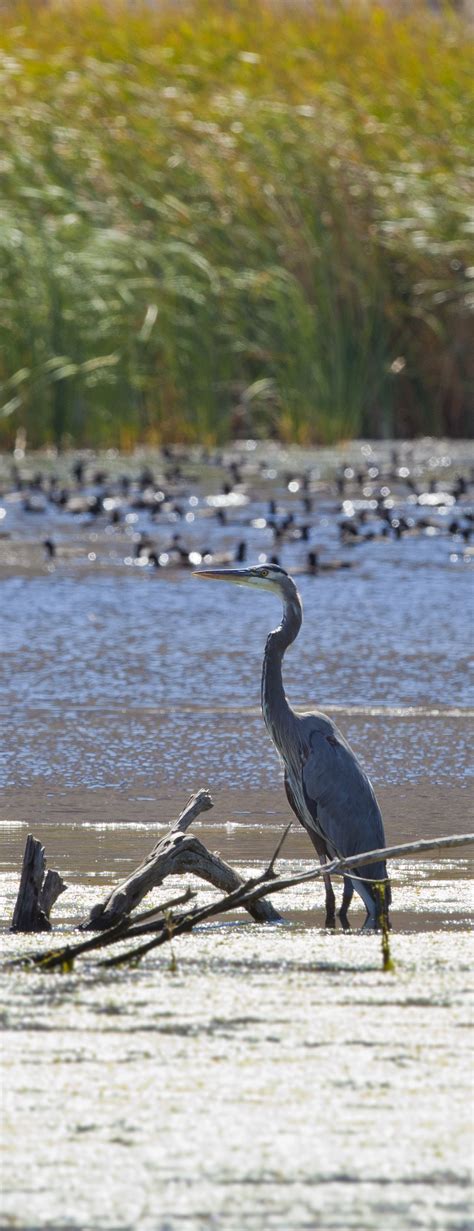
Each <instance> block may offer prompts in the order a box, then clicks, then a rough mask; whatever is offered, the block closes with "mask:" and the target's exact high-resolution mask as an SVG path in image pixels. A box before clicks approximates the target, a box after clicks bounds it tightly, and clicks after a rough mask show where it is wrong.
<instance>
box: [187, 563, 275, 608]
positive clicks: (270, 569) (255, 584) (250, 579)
mask: <svg viewBox="0 0 474 1231" xmlns="http://www.w3.org/2000/svg"><path fill="white" fill-rule="evenodd" d="M193 577H203V578H204V580H206V579H207V581H231V582H233V584H234V585H236V586H247V587H249V588H251V589H252V590H267V591H268V592H269V593H270V594H276V595H277V596H278V597H279V598H280V599H283V600H285V599H287V600H288V599H292V598H294V596H295V594H296V586H295V583H294V581H293V579H292V578H291V577H289V576H288V573H286V572H285V570H284V568H280V565H279V564H255V565H253V567H251V568H217V569H212V568H206V569H196V570H195V571H194V573H193Z"/></svg>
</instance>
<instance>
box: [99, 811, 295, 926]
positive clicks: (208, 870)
mask: <svg viewBox="0 0 474 1231" xmlns="http://www.w3.org/2000/svg"><path fill="white" fill-rule="evenodd" d="M212 806H213V804H212V799H211V796H210V794H209V792H208V791H198V793H197V794H196V795H193V796H192V798H191V799H190V800H189V802H188V803H187V805H186V807H185V809H184V811H183V812H182V813H181V814H180V816H179V817H178V819H177V820H176V821H175V822H174V824H173V825H172V826H171V828H170V830H169V831H168V833H167V834H165V836H164V837H163V838H160V839H159V841H158V842H157V843H156V844H155V846H154V847H153V849H152V850H151V851H150V854H149V855H147V857H146V859H144V860H143V862H142V863H141V864H139V866H138V867H137V868H135V870H134V871H133V872H132V873H131V874H130V876H128V877H127V879H126V880H125V881H122V883H121V884H120V885H118V886H117V888H116V889H114V890H113V891H112V893H111V894H109V897H108V898H106V900H105V902H103V903H99V904H98V905H96V906H94V907H93V908H92V910H91V912H90V915H89V918H88V919H86V920H85V921H84V922H83V923H82V924H81V928H82V929H83V930H89V929H93V930H95V931H104V930H106V929H107V928H110V927H115V926H116V925H117V924H118V923H119V922H120V920H121V919H123V918H125V917H128V916H129V915H130V914H131V912H132V910H134V908H135V907H136V906H137V905H138V903H139V902H141V901H142V898H144V897H145V895H146V894H147V893H149V892H150V890H151V889H156V887H157V886H158V885H161V884H162V883H163V881H164V880H165V878H166V877H167V876H175V875H177V874H183V873H185V872H191V873H193V874H194V875H196V876H200V877H201V878H202V879H203V880H206V881H208V882H209V883H210V884H212V885H215V887H216V888H217V889H220V890H223V891H224V892H225V893H231V892H233V891H234V890H235V889H237V888H240V887H241V886H242V885H243V883H244V882H243V879H242V877H241V876H239V875H238V873H237V872H235V871H234V869H233V868H231V867H230V866H229V864H227V863H225V862H224V860H223V859H220V858H219V856H218V855H213V854H211V853H210V851H208V850H207V849H206V847H205V846H204V845H203V843H202V842H200V841H199V839H198V838H195V837H191V836H188V835H187V833H186V830H187V829H188V828H189V826H190V825H191V824H192V822H193V820H195V818H196V817H197V816H199V813H200V812H204V811H207V810H208V809H209V808H212ZM249 911H250V914H251V915H252V917H253V918H254V919H256V920H257V922H259V923H267V922H271V923H275V922H278V921H279V920H280V915H279V914H278V912H277V911H275V910H274V908H273V906H272V905H271V903H270V902H264V901H258V902H255V903H253V902H252V903H251V904H250V905H249Z"/></svg>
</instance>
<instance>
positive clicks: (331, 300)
mask: <svg viewBox="0 0 474 1231" xmlns="http://www.w3.org/2000/svg"><path fill="white" fill-rule="evenodd" d="M471 69H472V60H471V49H470V46H469V35H468V30H467V28H466V24H465V22H464V21H463V19H462V17H460V16H459V15H456V14H455V13H454V12H452V11H450V10H444V11H443V14H442V16H440V15H435V14H433V13H432V12H431V11H429V10H428V9H427V8H425V6H424V5H416V6H415V7H414V8H413V9H411V10H410V12H409V13H408V12H406V11H404V10H403V9H399V8H398V6H390V8H382V7H378V6H377V5H368V6H362V5H358V4H355V5H348V6H346V7H342V6H339V5H337V6H333V5H330V6H324V5H319V4H314V5H311V6H308V5H303V6H301V7H299V6H298V5H296V6H295V5H285V4H283V5H270V4H265V3H263V2H262V0H260V2H259V3H258V4H257V5H255V4H252V5H250V4H248V3H246V0H238V2H237V3H234V4H232V5H226V4H225V3H224V2H223V0H220V2H219V3H217V4H213V5H209V4H207V3H205V2H204V0H202V2H201V0H185V3H183V4H180V5H179V6H178V8H176V6H171V5H168V4H165V5H157V6H155V5H143V6H142V5H138V6H136V5H133V6H128V5H125V4H119V3H117V4H114V5H112V6H110V5H107V4H103V5H101V4H89V3H84V4H71V3H68V4H66V5H63V6H59V5H50V4H44V5H41V6H40V7H38V6H37V5H36V4H32V5H28V4H25V5H20V4H17V3H12V4H9V5H7V6H3V13H2V31H1V33H0V87H1V90H2V96H3V99H4V106H3V109H2V115H1V118H0V139H1V146H2V181H3V189H2V220H1V226H0V251H1V257H0V266H1V271H2V272H1V280H2V281H1V292H0V293H1V299H2V309H3V310H2V314H1V315H2V324H1V326H0V330H1V335H0V340H1V352H0V356H1V357H0V382H1V406H2V409H1V411H0V444H2V445H3V446H4V447H5V446H6V447H10V445H11V444H12V443H13V441H14V439H15V435H16V432H17V430H18V427H19V426H21V427H22V428H23V429H25V430H26V432H27V437H28V441H29V443H30V444H31V446H32V447H35V446H38V445H42V444H44V443H45V442H51V441H53V442H55V443H56V444H64V443H65V442H66V443H67V442H69V443H75V444H88V445H94V446H103V445H107V444H113V445H118V446H120V447H121V448H129V447H131V446H133V445H134V444H135V443H136V442H137V441H141V442H146V443H148V444H159V443H162V442H164V441H168V440H182V441H193V440H199V441H201V442H207V443H210V442H215V441H219V440H221V441H222V440H224V439H228V438H229V436H232V435H239V434H244V435H245V434H248V435H255V434H257V435H258V434H262V435H268V434H274V435H277V436H279V437H280V438H281V439H283V440H293V441H297V442H299V443H302V444H306V443H308V442H310V441H311V442H321V441H325V442H330V441H333V440H337V439H340V438H341V437H348V436H353V435H356V434H369V435H380V434H386V435H388V434H390V433H391V432H392V433H393V432H395V433H396V434H399V433H403V432H405V433H416V432H420V431H427V430H429V431H430V432H432V433H439V432H441V431H446V432H447V433H449V434H451V435H462V434H463V432H464V433H466V430H467V415H468V383H469V377H468V341H469V311H470V308H472V274H473V268H472V265H471V266H470V265H469V256H468V246H469V243H470V225H471V224H470V222H469V207H470V199H469V190H470V180H469V171H468V167H469V163H470V149H469V144H470V121H469V106H468V103H467V100H468V98H469V96H470V91H471V89H472V85H471V80H470V79H471V75H472V74H471Z"/></svg>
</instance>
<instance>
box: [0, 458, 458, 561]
mask: <svg viewBox="0 0 474 1231" xmlns="http://www.w3.org/2000/svg"><path fill="white" fill-rule="evenodd" d="M61 463H62V464H61V465H60V466H59V465H58V467H57V469H55V468H54V466H53V467H51V465H49V466H48V467H45V468H44V469H41V466H38V464H37V458H36V459H35V458H34V456H33V455H32V456H31V460H30V459H29V457H28V455H26V456H25V457H24V458H23V459H22V460H21V461H18V460H16V459H15V458H14V457H13V458H12V459H11V461H10V462H9V465H8V467H7V468H6V469H5V470H4V479H3V481H0V540H4V541H5V540H10V542H12V540H14V538H15V534H18V533H20V534H21V536H22V539H23V541H25V538H29V541H30V543H32V542H37V543H38V544H39V545H41V546H42V551H43V559H44V562H45V563H46V564H47V566H48V567H49V569H50V570H52V569H53V568H56V567H59V566H60V565H61V564H64V563H65V562H66V561H67V560H71V559H72V558H73V557H74V559H75V560H76V561H77V560H78V559H80V549H79V548H78V547H77V544H76V545H75V544H74V541H73V534H72V533H71V529H70V525H71V523H74V524H75V526H76V527H77V526H78V525H79V526H80V527H81V531H82V532H83V536H84V539H85V547H84V550H83V559H84V562H86V563H88V564H93V563H95V562H97V560H98V558H99V554H100V553H99V551H95V550H94V551H91V550H90V547H91V540H99V539H100V540H101V543H102V546H103V549H104V550H105V549H106V548H105V546H104V544H105V543H106V544H107V551H108V552H109V555H110V549H111V543H112V542H113V543H114V551H113V555H114V560H115V563H119V564H123V565H124V566H128V567H130V566H135V567H137V568H140V569H147V570H149V571H154V572H157V573H160V574H163V575H165V574H167V573H170V572H174V571H176V570H180V569H195V568H198V567H199V566H200V565H205V566H216V567H225V566H226V565H230V564H234V563H236V564H243V563H244V562H245V561H247V560H248V559H249V557H250V556H253V557H254V558H255V560H256V561H257V562H258V563H260V564H264V563H269V564H276V565H281V564H283V565H284V566H286V564H287V563H289V564H290V565H291V571H292V572H293V573H296V574H306V575H307V576H309V577H315V576H319V575H320V574H324V573H334V572H338V571H342V570H347V569H350V568H351V567H353V565H354V563H355V562H356V560H357V558H360V553H359V551H357V552H355V550H354V549H356V548H357V549H360V548H362V547H363V546H364V544H367V543H374V542H378V541H386V542H390V541H392V542H397V543H399V542H400V541H402V540H406V539H413V538H421V537H422V536H426V535H428V536H439V535H442V536H443V537H444V538H445V539H446V540H448V541H449V543H450V544H453V548H454V551H455V557H456V558H460V559H463V560H466V561H467V562H468V561H469V560H470V558H471V553H472V550H473V549H472V548H471V546H470V540H471V536H472V534H473V532H474V503H473V501H472V492H473V489H474V468H469V467H462V468H459V467H458V468H457V469H455V468H454V467H451V468H450V470H449V477H446V473H441V474H440V473H439V472H436V473H435V474H433V472H432V470H430V467H429V465H428V464H426V466H425V467H424V468H423V466H421V465H420V464H419V462H418V463H417V465H416V466H414V465H413V466H410V465H409V464H408V463H407V459H406V457H405V456H403V455H400V453H399V451H398V450H397V448H395V447H394V448H393V449H392V450H391V453H390V455H389V459H388V461H385V462H384V463H381V462H378V461H377V460H376V457H375V455H374V452H373V450H372V449H371V450H370V453H369V456H366V457H364V458H363V460H362V461H361V463H360V464H359V465H357V466H356V465H353V464H351V463H349V462H342V463H340V464H338V465H337V466H336V467H334V468H333V470H332V473H330V472H327V473H325V474H324V475H323V477H321V471H320V468H317V467H314V466H313V467H311V466H308V467H303V468H298V469H293V468H292V469H289V468H288V466H286V467H285V465H283V466H281V467H278V466H276V465H275V462H274V459H273V457H270V458H269V459H268V460H266V459H260V460H259V461H258V462H257V461H254V460H253V459H252V458H251V457H250V459H249V455H248V454H246V453H245V450H243V449H242V450H239V449H238V448H237V447H234V448H233V449H232V450H229V452H228V453H225V452H218V451H215V452H213V453H211V452H209V451H206V450H201V451H196V450H194V451H193V452H187V451H186V450H184V449H183V448H177V447H176V448H171V447H168V448H164V449H163V450H162V451H161V452H160V453H159V454H156V455H154V458H153V464H150V463H149V462H146V463H144V462H143V463H138V464H137V462H136V461H134V460H133V459H132V460H131V461H130V464H129V466H128V469H127V468H126V463H125V461H124V459H120V470H118V469H117V464H115V465H114V466H111V467H110V468H109V467H108V465H107V459H106V461H105V463H103V462H102V461H101V462H100V464H99V463H98V460H97V458H96V457H94V456H93V455H90V454H84V455H75V456H72V457H71V458H70V459H69V460H67V461H66V459H61ZM115 463H116V459H115ZM12 523H14V524H12ZM323 525H324V527H326V528H327V527H328V526H329V527H330V529H331V531H332V540H331V541H332V549H331V550H330V551H329V552H328V547H327V530H326V533H325V535H322V533H321V531H322V526H323ZM33 526H34V527H36V526H40V527H41V528H42V530H41V529H40V530H39V534H37V535H36V537H35V535H34V532H33V533H31V531H30V527H33ZM10 527H12V528H10ZM104 536H107V537H106V539H105V538H104ZM114 536H115V537H114ZM321 537H323V538H325V539H326V546H325V547H322V545H321ZM334 544H335V545H336V547H337V545H339V549H340V551H341V553H342V558H338V556H337V555H335V554H334V550H333V547H334ZM0 559H1V557H0Z"/></svg>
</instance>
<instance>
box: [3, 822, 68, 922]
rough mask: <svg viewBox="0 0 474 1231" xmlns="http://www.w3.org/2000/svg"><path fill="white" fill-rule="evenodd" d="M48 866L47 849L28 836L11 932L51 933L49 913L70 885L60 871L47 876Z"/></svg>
mask: <svg viewBox="0 0 474 1231" xmlns="http://www.w3.org/2000/svg"><path fill="white" fill-rule="evenodd" d="M45 866H46V861H45V855H44V846H43V845H42V843H41V842H39V841H38V839H37V838H34V837H33V835H32V834H28V837H27V839H26V846H25V852H24V855H23V864H22V869H21V878H20V888H19V890H18V897H17V900H16V903H15V909H14V912H13V919H12V923H11V931H12V932H50V931H51V924H50V922H49V915H50V911H51V909H52V907H53V906H54V903H55V901H56V899H57V898H58V897H59V895H60V894H61V893H64V890H65V889H67V885H65V883H64V881H63V879H62V877H61V876H60V875H59V872H52V871H50V870H49V871H48V872H46V875H45Z"/></svg>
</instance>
